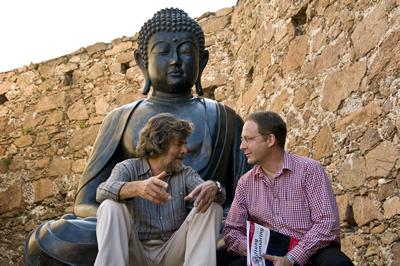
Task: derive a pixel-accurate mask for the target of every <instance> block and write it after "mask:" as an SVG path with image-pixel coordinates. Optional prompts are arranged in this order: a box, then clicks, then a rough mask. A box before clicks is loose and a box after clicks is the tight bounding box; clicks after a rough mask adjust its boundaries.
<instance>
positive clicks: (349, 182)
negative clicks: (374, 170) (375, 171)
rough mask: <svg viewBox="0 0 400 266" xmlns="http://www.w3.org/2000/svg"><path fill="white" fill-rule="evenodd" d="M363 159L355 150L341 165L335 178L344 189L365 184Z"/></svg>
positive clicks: (365, 174)
mask: <svg viewBox="0 0 400 266" xmlns="http://www.w3.org/2000/svg"><path fill="white" fill-rule="evenodd" d="M366 171H367V170H366V167H365V160H364V157H362V156H361V155H360V154H359V153H357V152H355V153H353V154H352V155H351V156H350V157H348V158H347V160H346V161H345V163H344V164H343V165H342V167H341V169H340V171H339V174H338V175H337V177H336V178H337V179H338V181H339V183H340V185H341V186H342V187H343V188H344V189H346V190H347V189H351V188H358V187H361V186H362V185H363V184H365V181H366V177H367V173H366Z"/></svg>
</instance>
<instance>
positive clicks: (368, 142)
mask: <svg viewBox="0 0 400 266" xmlns="http://www.w3.org/2000/svg"><path fill="white" fill-rule="evenodd" d="M380 141H381V136H380V135H379V132H378V130H377V129H376V128H375V127H374V128H370V129H368V130H367V131H366V132H365V134H364V136H363V138H362V140H361V142H360V151H361V153H362V154H364V153H365V152H366V151H367V150H369V149H370V148H371V147H373V146H375V145H376V144H378V143H379V142H380Z"/></svg>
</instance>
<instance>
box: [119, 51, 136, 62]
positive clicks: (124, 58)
mask: <svg viewBox="0 0 400 266" xmlns="http://www.w3.org/2000/svg"><path fill="white" fill-rule="evenodd" d="M132 60H135V57H134V55H133V51H128V52H125V53H122V54H120V55H118V56H117V63H129V62H130V61H132Z"/></svg>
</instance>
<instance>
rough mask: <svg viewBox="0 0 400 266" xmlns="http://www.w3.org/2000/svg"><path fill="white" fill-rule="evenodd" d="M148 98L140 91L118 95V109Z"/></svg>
mask: <svg viewBox="0 0 400 266" xmlns="http://www.w3.org/2000/svg"><path fill="white" fill-rule="evenodd" d="M145 97H146V96H145V95H143V94H142V92H141V91H140V90H136V91H130V92H124V93H120V94H118V95H117V98H116V105H117V106H118V107H120V106H123V105H125V104H128V103H132V102H135V101H138V100H140V99H143V98H145Z"/></svg>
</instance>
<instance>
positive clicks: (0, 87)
mask: <svg viewBox="0 0 400 266" xmlns="http://www.w3.org/2000/svg"><path fill="white" fill-rule="evenodd" d="M13 85H14V83H12V82H10V81H5V82H3V83H2V84H0V95H1V94H5V93H7V92H9V91H10V90H11V88H12V86H13Z"/></svg>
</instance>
